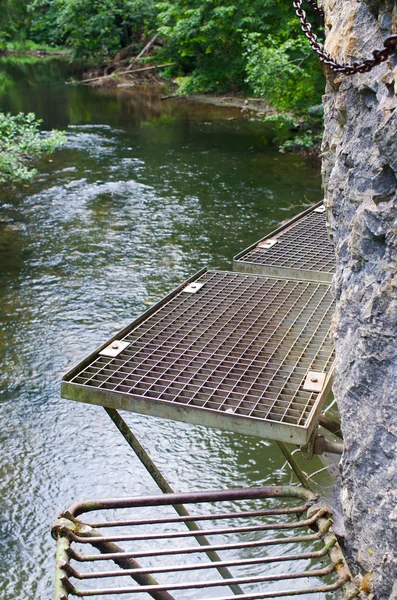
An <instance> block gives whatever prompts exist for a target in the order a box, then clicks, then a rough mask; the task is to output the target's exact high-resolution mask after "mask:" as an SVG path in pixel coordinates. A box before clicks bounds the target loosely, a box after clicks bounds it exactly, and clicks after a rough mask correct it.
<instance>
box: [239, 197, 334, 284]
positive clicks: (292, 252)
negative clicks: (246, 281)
mask: <svg viewBox="0 0 397 600" xmlns="http://www.w3.org/2000/svg"><path fill="white" fill-rule="evenodd" d="M334 254H335V252H334V246H333V244H332V242H331V240H330V238H329V234H328V231H327V227H326V214H325V210H324V206H323V205H322V204H318V205H317V206H315V207H314V208H311V209H309V210H307V211H305V212H304V213H302V214H300V215H298V216H297V217H295V219H293V220H292V221H290V222H289V223H287V224H286V225H283V226H282V227H280V228H279V229H277V230H276V231H274V232H273V233H271V234H269V235H268V236H266V237H265V238H263V239H262V240H260V241H259V242H256V243H255V244H254V245H253V246H250V247H249V248H247V249H246V250H244V251H243V252H241V253H240V254H237V256H235V257H234V262H233V268H234V270H235V271H240V272H244V273H258V274H261V275H267V276H273V277H289V278H291V279H305V280H307V281H318V282H324V283H327V282H330V281H331V280H332V276H333V274H334V271H335V256H334Z"/></svg>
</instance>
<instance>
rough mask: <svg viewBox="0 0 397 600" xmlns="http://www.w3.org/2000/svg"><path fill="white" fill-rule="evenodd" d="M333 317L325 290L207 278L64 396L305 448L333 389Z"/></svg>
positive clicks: (77, 377) (95, 363) (130, 335)
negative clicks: (325, 401)
mask: <svg viewBox="0 0 397 600" xmlns="http://www.w3.org/2000/svg"><path fill="white" fill-rule="evenodd" d="M332 313H333V299H332V296H331V293H330V289H329V286H328V285H324V284H315V283H309V282H303V281H288V280H286V279H272V278H266V277H258V276H254V275H244V274H241V273H226V272H218V271H205V270H204V271H202V272H200V273H199V274H198V275H196V276H195V277H194V278H192V279H191V280H189V282H187V283H185V284H183V285H182V286H181V287H180V288H178V289H177V290H175V291H174V292H173V293H172V294H170V295H169V296H168V297H167V298H165V299H164V300H163V301H162V302H160V303H159V304H157V305H156V306H154V307H153V308H152V309H150V310H149V311H147V312H146V313H145V314H144V315H143V316H142V317H140V318H139V319H137V320H136V321H135V322H133V323H132V324H131V325H130V326H129V327H127V328H126V329H125V330H123V331H122V332H120V333H119V334H118V335H117V336H115V337H114V338H113V340H111V343H110V345H109V342H108V343H107V344H106V345H105V346H103V347H102V348H100V349H99V350H98V351H96V352H94V353H93V354H92V355H91V356H89V357H88V358H87V359H86V360H84V361H83V362H82V363H81V364H80V365H78V366H77V367H76V368H74V369H73V370H72V371H70V372H69V373H68V374H67V375H66V376H65V377H64V379H63V382H62V392H61V393H62V396H63V397H64V398H69V399H72V400H78V401H81V402H88V403H91V404H99V405H101V406H107V407H110V408H119V409H125V410H131V411H133V412H138V413H142V414H148V415H152V416H158V417H165V418H169V419H174V420H177V421H185V422H190V423H194V424H198V425H205V426H209V427H217V428H220V429H226V430H230V431H235V432H239V433H243V434H247V435H255V436H259V437H262V438H270V439H275V440H279V441H285V442H292V443H295V444H303V445H304V444H306V443H307V442H308V440H309V438H310V435H311V433H312V431H313V429H314V427H315V426H316V425H317V419H318V416H319V413H320V411H321V407H322V404H323V402H324V400H325V398H326V395H327V393H328V391H329V388H330V384H331V371H332V363H333V348H332V345H331V343H330V340H329V329H330V323H331V315H332ZM113 346H117V348H113ZM106 347H107V348H106Z"/></svg>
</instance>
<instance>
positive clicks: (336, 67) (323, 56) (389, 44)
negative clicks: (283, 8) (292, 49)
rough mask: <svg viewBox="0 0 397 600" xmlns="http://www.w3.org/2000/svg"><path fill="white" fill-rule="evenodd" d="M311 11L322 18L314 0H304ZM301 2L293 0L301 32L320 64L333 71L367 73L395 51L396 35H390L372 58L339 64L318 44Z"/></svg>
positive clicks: (351, 73) (348, 73) (300, 0)
mask: <svg viewBox="0 0 397 600" xmlns="http://www.w3.org/2000/svg"><path fill="white" fill-rule="evenodd" d="M305 2H306V3H307V4H308V5H309V6H310V8H311V9H312V11H313V12H314V13H316V14H318V15H319V16H320V17H322V18H324V12H323V10H322V9H321V8H320V7H319V6H318V5H317V3H316V1H315V0H305ZM302 4H303V0H293V6H294V8H295V12H296V14H297V16H298V18H299V21H300V24H301V27H302V31H303V33H304V34H305V36H306V37H307V39H308V40H309V44H310V46H311V47H312V49H313V50H314V52H316V54H317V55H318V56H319V58H320V60H321V62H322V63H323V64H325V65H328V66H329V67H330V68H331V69H332V70H333V71H336V72H338V73H344V74H345V75H354V74H355V73H367V72H368V71H371V70H372V69H373V68H374V67H375V66H376V65H379V64H380V63H382V62H385V61H386V60H387V59H388V58H389V56H390V55H391V54H392V53H393V52H394V51H395V50H396V49H397V35H391V36H389V37H387V38H386V39H385V40H384V41H383V45H384V48H383V49H382V50H374V51H373V52H372V56H373V58H366V59H365V60H362V61H361V62H353V63H340V62H338V61H337V60H336V59H335V58H333V57H332V56H331V55H330V54H329V52H327V50H326V49H325V48H324V46H323V44H322V43H321V42H319V40H318V37H317V35H316V34H315V33H314V32H313V31H312V25H311V23H309V22H308V21H307V19H306V12H305V11H304V10H303V8H302Z"/></svg>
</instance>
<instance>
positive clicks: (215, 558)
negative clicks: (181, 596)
mask: <svg viewBox="0 0 397 600" xmlns="http://www.w3.org/2000/svg"><path fill="white" fill-rule="evenodd" d="M105 411H106V412H107V414H108V415H109V417H110V418H111V419H112V421H113V423H114V424H115V425H116V427H117V429H118V430H119V431H120V433H121V435H122V436H123V437H124V439H125V441H126V442H127V444H128V445H129V446H130V448H132V450H133V451H134V452H135V454H136V455H137V457H138V458H139V460H140V461H141V463H142V464H143V466H144V467H145V469H146V470H147V471H148V473H149V474H150V475H151V477H152V478H153V479H154V481H155V482H156V483H157V485H158V486H159V488H160V489H161V491H162V492H163V493H164V494H173V493H174V490H173V489H172V487H171V486H170V484H169V483H168V481H167V480H166V479H165V477H164V475H163V474H162V473H161V471H159V469H158V467H157V466H156V465H155V464H154V462H153V461H152V459H151V458H150V456H149V455H148V453H147V452H146V450H145V449H144V448H143V446H142V445H141V444H140V442H139V441H138V440H137V438H136V437H135V435H134V434H133V433H132V431H131V429H130V428H129V427H128V425H127V423H126V422H125V421H124V419H123V418H122V417H121V415H120V413H119V412H118V411H117V410H115V409H114V408H106V407H105ZM173 507H174V509H175V510H176V512H177V513H178V515H179V516H181V517H189V516H190V514H189V512H188V510H187V509H186V507H185V506H184V505H183V504H174V505H173ZM185 524H186V527H187V528H188V529H189V530H190V531H197V532H200V527H199V526H198V525H197V523H195V521H192V520H189V521H185ZM195 538H196V540H197V542H198V543H199V544H200V546H209V547H211V543H210V542H209V540H208V539H207V538H206V537H205V535H200V533H198V534H197V535H196V536H195ZM206 555H207V556H208V558H209V559H210V560H211V561H212V562H213V563H217V562H219V561H221V557H220V556H219V554H218V553H217V552H215V551H214V550H210V548H209V549H208V550H207V551H206ZM214 566H215V568H216V569H217V571H218V573H219V574H220V575H221V576H222V577H223V579H233V576H232V574H231V573H230V571H229V569H228V568H226V567H221V566H219V567H217V566H216V564H215V565H214ZM229 587H230V589H231V590H232V592H233V593H234V594H236V595H241V594H244V592H243V590H242V588H241V587H240V586H239V585H238V584H234V583H233V584H230V586H229Z"/></svg>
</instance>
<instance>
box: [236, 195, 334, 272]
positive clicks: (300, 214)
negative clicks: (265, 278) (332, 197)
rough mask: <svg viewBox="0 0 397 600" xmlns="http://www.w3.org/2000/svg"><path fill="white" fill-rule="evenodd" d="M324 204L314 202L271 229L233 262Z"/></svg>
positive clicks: (240, 253)
mask: <svg viewBox="0 0 397 600" xmlns="http://www.w3.org/2000/svg"><path fill="white" fill-rule="evenodd" d="M322 204H323V200H321V201H320V202H317V204H314V205H313V206H311V207H310V208H307V209H306V210H304V211H303V212H301V213H299V214H298V215H296V216H295V217H294V218H293V219H291V220H290V221H288V222H287V223H284V224H283V225H280V227H278V228H277V229H275V230H274V231H271V232H270V233H268V234H267V235H266V236H265V237H263V238H261V239H260V240H258V241H256V242H254V243H253V244H252V245H251V246H249V247H248V248H245V249H244V250H242V251H241V252H239V253H238V254H236V256H234V257H233V262H234V261H237V260H238V259H239V258H241V257H242V256H244V254H246V253H247V252H250V251H251V250H255V248H256V247H257V245H258V244H259V243H260V242H264V241H265V240H268V239H269V238H272V237H274V236H278V235H279V234H280V233H281V232H283V231H285V230H286V229H289V228H290V227H291V225H293V224H294V223H296V221H299V219H302V217H305V216H306V215H308V214H310V213H311V212H313V210H314V209H315V208H318V207H319V206H321V205H322Z"/></svg>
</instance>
